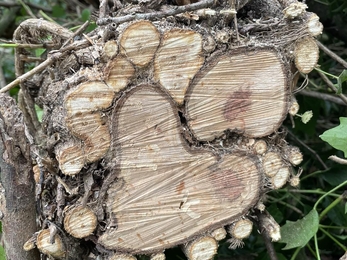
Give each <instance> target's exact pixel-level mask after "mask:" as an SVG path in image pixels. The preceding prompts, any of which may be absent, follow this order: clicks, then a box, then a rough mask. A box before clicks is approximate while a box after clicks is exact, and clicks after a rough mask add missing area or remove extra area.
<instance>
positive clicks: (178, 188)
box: [176, 181, 185, 194]
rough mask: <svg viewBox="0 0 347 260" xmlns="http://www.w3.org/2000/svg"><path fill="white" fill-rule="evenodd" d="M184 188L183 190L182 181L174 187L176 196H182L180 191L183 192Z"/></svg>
mask: <svg viewBox="0 0 347 260" xmlns="http://www.w3.org/2000/svg"><path fill="white" fill-rule="evenodd" d="M184 188H185V186H184V181H181V182H180V183H179V184H178V185H177V187H176V192H177V194H182V191H183V190H184Z"/></svg>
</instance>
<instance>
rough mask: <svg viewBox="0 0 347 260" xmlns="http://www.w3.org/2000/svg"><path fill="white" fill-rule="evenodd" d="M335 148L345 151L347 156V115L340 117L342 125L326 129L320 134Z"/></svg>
mask: <svg viewBox="0 0 347 260" xmlns="http://www.w3.org/2000/svg"><path fill="white" fill-rule="evenodd" d="M319 137H320V138H321V139H322V140H323V141H325V142H327V143H328V144H330V145H331V146H332V147H334V148H335V149H338V150H341V151H343V152H344V154H345V157H346V158H347V117H340V125H339V126H336V127H334V128H331V129H329V130H327V131H325V132H324V133H323V134H322V135H320V136H319Z"/></svg>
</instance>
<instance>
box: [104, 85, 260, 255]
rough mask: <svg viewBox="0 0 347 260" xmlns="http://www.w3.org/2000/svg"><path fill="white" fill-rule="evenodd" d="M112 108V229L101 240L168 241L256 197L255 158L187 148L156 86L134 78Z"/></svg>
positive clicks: (216, 222)
mask: <svg viewBox="0 0 347 260" xmlns="http://www.w3.org/2000/svg"><path fill="white" fill-rule="evenodd" d="M143 100H146V102H143ZM117 110H118V114H117V116H116V117H115V119H114V120H113V123H114V128H113V131H114V133H115V136H116V138H115V139H114V140H113V142H114V143H113V146H114V148H115V150H116V152H117V153H116V158H118V160H119V166H118V167H119V173H118V174H117V177H118V181H117V182H115V183H114V184H112V185H111V186H110V188H109V190H108V199H107V211H108V212H110V215H112V216H113V218H115V219H116V220H117V229H111V230H109V231H106V232H105V234H103V235H102V236H101V237H100V238H99V243H101V244H102V245H103V246H105V247H106V248H109V249H118V250H123V251H129V252H132V253H145V252H151V251H158V250H160V249H163V248H167V247H171V246H174V245H176V244H179V243H181V242H182V241H183V240H184V239H186V238H189V237H193V236H196V235H198V234H199V233H202V232H204V231H206V230H208V229H211V228H213V227H218V226H219V227H220V226H222V225H223V224H226V223H227V222H228V221H230V219H234V218H235V217H237V216H239V215H240V212H246V211H247V210H248V209H249V207H251V205H252V204H253V203H254V200H256V199H257V198H258V196H259V190H258V188H257V187H259V185H261V171H260V170H259V168H258V166H257V164H258V162H257V160H256V159H255V158H252V157H251V156H246V155H237V154H235V155H228V154H226V155H224V156H223V158H222V159H221V160H218V159H217V158H216V157H215V156H214V155H213V154H211V153H210V152H208V151H205V150H197V149H196V150H194V151H193V150H191V149H190V148H189V147H188V145H187V143H185V141H184V140H182V136H181V134H180V132H181V130H182V129H181V127H180V125H179V119H178V117H177V116H176V114H175V108H174V106H173V103H172V101H170V99H169V97H168V96H167V95H166V94H164V93H163V92H161V91H158V90H157V89H156V87H155V86H144V85H143V86H138V87H137V89H136V90H135V91H133V92H132V93H131V95H129V97H128V98H126V100H125V101H123V102H122V104H121V105H120V106H119V108H117ZM241 214H242V213H241ZM159 223H160V224H159ZM154 234H155V235H154Z"/></svg>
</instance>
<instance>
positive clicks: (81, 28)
mask: <svg viewBox="0 0 347 260" xmlns="http://www.w3.org/2000/svg"><path fill="white" fill-rule="evenodd" d="M89 23H90V22H89V21H86V22H85V23H84V24H82V25H81V27H80V28H78V29H77V31H76V32H74V33H73V34H72V35H71V36H70V37H69V38H68V39H67V40H66V41H65V42H64V44H63V46H61V48H64V47H65V46H66V45H67V44H68V43H69V42H70V41H71V40H72V39H73V38H75V37H76V36H77V35H79V34H81V33H82V32H84V31H85V30H86V29H87V27H88V25H89Z"/></svg>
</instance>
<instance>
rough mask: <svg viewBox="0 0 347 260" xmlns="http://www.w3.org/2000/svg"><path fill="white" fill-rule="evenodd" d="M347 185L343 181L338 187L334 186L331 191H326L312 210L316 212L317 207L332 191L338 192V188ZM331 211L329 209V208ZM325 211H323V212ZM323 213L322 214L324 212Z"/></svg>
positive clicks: (346, 182)
mask: <svg viewBox="0 0 347 260" xmlns="http://www.w3.org/2000/svg"><path fill="white" fill-rule="evenodd" d="M346 184H347V181H344V182H343V183H341V184H340V185H338V186H336V187H335V188H333V189H332V190H330V191H328V192H327V193H325V194H324V195H323V196H321V197H320V198H319V199H318V200H317V202H316V203H315V204H314V206H313V209H315V210H317V206H318V204H319V203H320V202H321V201H322V200H323V199H324V198H325V197H326V196H328V195H330V194H331V193H333V192H334V191H336V190H338V189H339V188H341V187H343V186H345V185H346ZM339 197H340V196H339ZM330 209H331V208H330ZM324 211H325V210H324ZM324 211H323V212H324Z"/></svg>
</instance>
